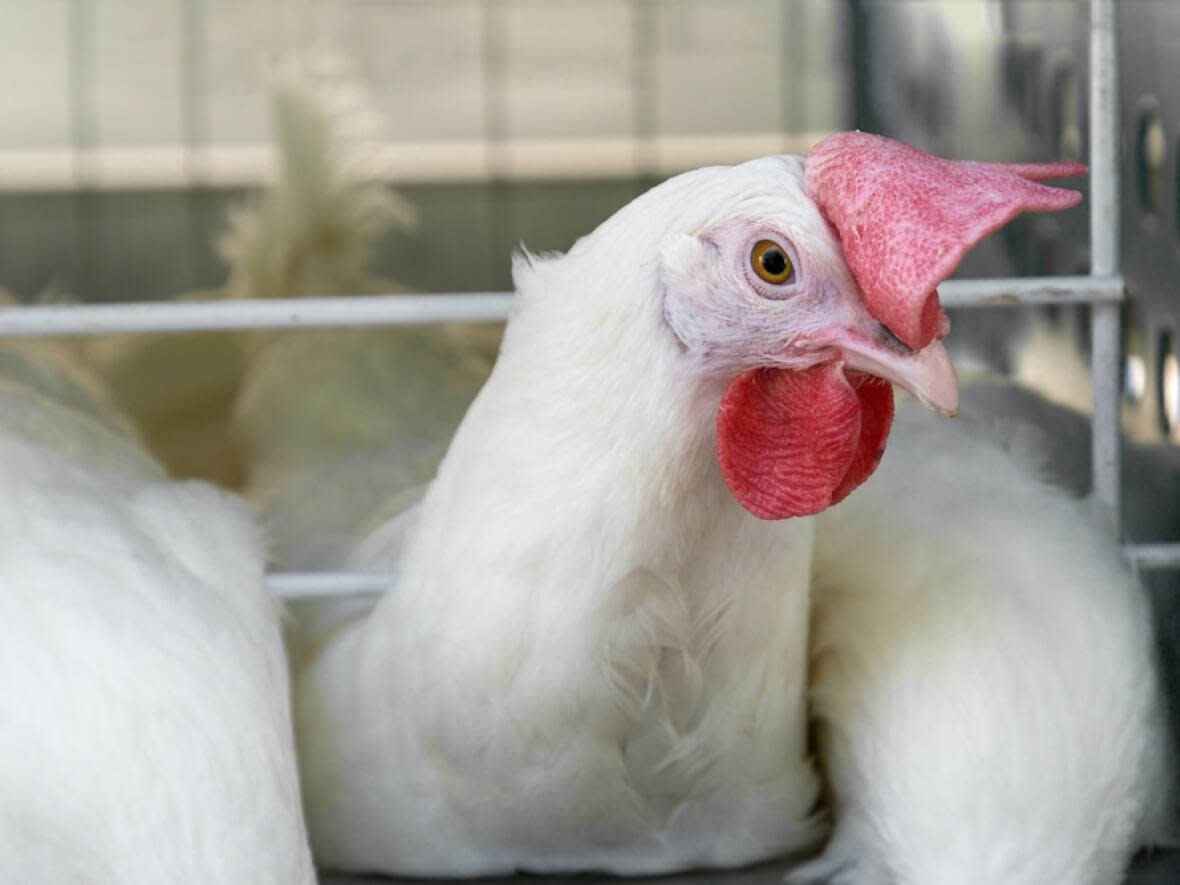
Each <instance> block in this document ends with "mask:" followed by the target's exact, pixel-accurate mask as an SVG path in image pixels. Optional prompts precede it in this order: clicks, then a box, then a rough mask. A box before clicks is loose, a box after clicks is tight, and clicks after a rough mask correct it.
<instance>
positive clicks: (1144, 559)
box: [266, 543, 1180, 601]
mask: <svg viewBox="0 0 1180 885" xmlns="http://www.w3.org/2000/svg"><path fill="white" fill-rule="evenodd" d="M1123 555H1124V556H1125V557H1126V559H1127V561H1128V562H1129V563H1131V564H1132V565H1133V566H1135V567H1136V568H1140V569H1172V568H1180V543H1175V544H1128V545H1127V546H1125V547H1124V548H1123ZM396 579H397V574H396V573H394V572H385V573H373V572H279V573H275V574H271V575H268V576H267V578H266V584H267V589H269V590H270V592H271V593H272V594H274V595H275V596H277V597H279V598H280V599H284V600H287V601H298V600H310V599H340V598H345V597H354V596H380V595H381V594H382V593H384V592H385V591H386V590H388V589H389V588H390V587H391V586H392V585H393V582H394V581H395V580H396Z"/></svg>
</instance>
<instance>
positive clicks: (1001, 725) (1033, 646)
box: [790, 408, 1174, 885]
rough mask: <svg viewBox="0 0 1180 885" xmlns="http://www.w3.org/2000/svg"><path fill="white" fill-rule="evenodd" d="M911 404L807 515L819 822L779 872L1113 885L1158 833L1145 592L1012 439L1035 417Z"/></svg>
mask: <svg viewBox="0 0 1180 885" xmlns="http://www.w3.org/2000/svg"><path fill="white" fill-rule="evenodd" d="M918 411H919V410H917V409H913V408H910V409H903V410H902V411H901V412H900V413H899V416H898V421H897V422H896V424H895V426H894V433H893V437H892V445H891V447H890V452H889V457H887V458H886V459H885V460H884V463H883V464H882V466H881V469H880V470H878V471H877V474H876V475H875V476H874V477H873V480H872V481H871V482H869V483H866V485H865V487H864V488H863V489H862V490H861V491H860V492H859V493H858V494H857V495H854V496H852V497H850V498H849V500H847V501H846V502H845V503H844V504H842V505H840V506H839V507H834V508H832V509H831V510H829V511H827V512H826V513H824V514H822V515H821V516H820V517H819V520H818V522H819V524H818V528H817V543H816V556H815V566H814V568H815V585H814V588H813V590H814V593H815V608H814V614H813V630H814V635H813V637H812V655H813V661H812V676H811V680H812V681H811V691H812V698H813V702H814V705H815V709H814V715H815V716H816V717H817V720H818V730H817V733H818V736H819V747H818V748H817V749H818V751H819V756H820V758H821V759H822V760H823V764H824V766H825V769H826V771H827V773H828V774H829V777H830V787H831V791H832V794H833V799H834V805H835V819H836V830H835V834H834V835H833V837H832V840H831V842H830V844H829V845H828V847H827V850H826V851H825V853H824V855H823V856H822V857H821V858H819V859H818V860H817V861H815V862H813V863H812V864H809V865H807V866H805V867H804V868H801V869H799V870H797V871H796V872H795V873H794V874H793V876H792V877H790V878H791V881H792V882H816V883H832V885H936V883H946V882H955V883H962V885H996V883H1004V885H1041V883H1061V885H1065V883H1083V885H1086V883H1092V885H1106V883H1116V882H1120V881H1122V875H1123V872H1124V870H1125V869H1126V867H1127V864H1128V861H1129V855H1130V852H1131V850H1133V848H1134V847H1135V846H1138V845H1143V844H1147V843H1157V844H1158V843H1160V842H1166V841H1169V833H1170V832H1174V829H1173V827H1174V823H1173V822H1172V821H1171V820H1170V819H1169V811H1170V809H1169V805H1168V803H1169V802H1170V797H1171V795H1172V792H1173V790H1172V786H1173V784H1172V778H1173V777H1174V773H1173V772H1172V771H1171V770H1170V765H1171V763H1170V761H1169V759H1168V758H1167V746H1168V736H1167V723H1166V718H1165V709H1164V707H1163V705H1162V703H1161V700H1162V699H1161V696H1160V689H1159V685H1158V682H1157V676H1156V669H1155V664H1154V655H1155V647H1154V642H1153V633H1152V624H1151V618H1150V614H1149V610H1148V602H1147V598H1146V596H1145V595H1144V594H1143V592H1142V590H1141V588H1140V587H1139V585H1138V583H1137V582H1136V580H1135V578H1134V577H1133V576H1132V575H1131V574H1130V573H1129V570H1128V569H1127V567H1126V565H1125V564H1124V563H1123V562H1122V560H1121V556H1120V554H1119V550H1118V547H1117V545H1115V544H1113V543H1112V542H1111V540H1110V538H1109V535H1108V534H1107V533H1106V532H1105V531H1104V530H1103V529H1102V528H1100V527H1099V526H1098V525H1097V524H1096V521H1095V520H1093V518H1092V514H1091V513H1090V511H1089V509H1088V508H1087V507H1086V506H1085V505H1084V503H1083V502H1081V501H1077V500H1073V499H1071V498H1069V497H1067V496H1066V495H1063V494H1062V493H1061V492H1060V491H1058V490H1057V489H1055V488H1053V487H1051V486H1049V485H1047V484H1046V483H1045V482H1044V481H1043V480H1042V479H1041V478H1040V475H1039V474H1040V472H1041V471H1040V467H1041V465H1040V464H1039V463H1038V461H1039V458H1040V452H1039V451H1036V450H1032V449H1029V450H1025V448H1024V443H1022V442H1020V441H1019V440H1021V439H1024V440H1032V439H1035V437H1036V436H1037V432H1036V430H1035V429H1034V430H1032V431H1030V432H1029V433H1027V434H1025V433H1022V432H1021V431H1020V430H1019V428H1013V427H1012V426H1011V421H1010V419H1006V422H1005V423H1006V424H1007V426H1005V427H1003V429H1002V432H1003V438H1004V442H1005V446H1001V445H997V442H998V440H997V439H995V438H994V436H993V434H994V433H995V431H996V427H995V425H993V424H991V423H990V422H988V421H987V420H986V418H984V417H983V416H980V417H976V418H973V417H971V413H972V410H968V409H965V410H964V414H963V415H962V416H961V417H960V418H959V419H958V420H957V421H955V422H930V421H927V420H924V419H925V417H926V416H924V415H922V414H919V413H918ZM1013 430H1016V433H1015V434H1014V435H1013V433H1012V431H1013ZM1013 439H1015V440H1017V442H1015V443H1014V444H1013V442H1012V441H1013ZM1005 447H1007V448H1011V449H1012V450H1011V451H1004V450H1003V449H1004V448H1005ZM850 551H855V553H853V554H850Z"/></svg>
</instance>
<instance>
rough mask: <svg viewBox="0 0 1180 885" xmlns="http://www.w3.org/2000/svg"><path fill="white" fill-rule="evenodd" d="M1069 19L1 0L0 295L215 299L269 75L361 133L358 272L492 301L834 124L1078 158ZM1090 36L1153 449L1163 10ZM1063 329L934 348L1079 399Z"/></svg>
mask: <svg viewBox="0 0 1180 885" xmlns="http://www.w3.org/2000/svg"><path fill="white" fill-rule="evenodd" d="M1087 20H1088V9H1087V4H1086V3H1085V2H1081V0H1079V2H1073V0H1039V2H1034V0H729V2H725V3H718V2H705V0H578V2H574V0H318V2H301V0H4V2H3V3H2V4H0V82H2V83H3V84H4V86H3V87H2V88H0V121H2V122H0V287H2V288H4V289H6V290H8V291H10V292H11V293H12V294H13V296H14V297H15V298H17V299H18V300H26V301H28V300H44V299H46V298H48V299H55V298H62V297H65V298H71V299H78V300H83V301H119V300H142V299H162V298H171V297H176V296H180V295H182V294H183V293H193V292H202V291H209V290H214V289H218V288H219V287H223V286H224V285H226V283H227V281H229V280H230V279H231V278H232V277H233V272H232V269H231V265H232V257H233V251H234V247H233V245H232V244H231V245H230V246H229V247H226V245H225V237H226V233H227V231H228V230H230V225H229V222H228V220H227V219H228V218H229V213H230V210H231V208H232V207H234V206H241V205H243V204H245V205H250V201H251V200H252V199H254V200H256V199H257V196H256V195H257V194H258V193H259V192H260V189H261V188H264V187H265V186H267V185H268V184H272V183H273V182H274V181H275V179H276V176H277V175H278V174H279V170H280V169H281V162H280V161H279V160H278V159H276V140H277V139H278V140H279V141H281V136H282V132H278V133H276V119H277V118H276V111H275V103H274V100H273V92H274V83H275V80H276V72H281V71H282V70H283V69H284V66H288V67H289V66H290V65H291V64H292V62H291V59H297V60H298V61H297V63H296V64H297V66H298V67H299V68H300V69H301V70H302V71H303V76H304V77H305V79H307V80H309V81H315V82H316V83H319V84H323V83H330V84H332V86H331V89H332V90H334V92H333V96H334V97H333V98H332V99H331V101H334V102H336V105H337V106H342V104H343V105H348V106H350V107H352V108H353V109H354V112H353V113H352V114H351V116H350V117H348V119H347V121H346V123H345V124H344V125H343V129H342V130H341V133H340V135H341V137H342V138H344V139H346V140H347V139H348V138H350V137H352V135H351V134H350V132H351V130H350V128H349V127H352V130H355V131H356V132H357V133H362V134H361V135H359V136H357V138H359V139H360V141H362V142H363V144H364V150H363V151H360V152H357V158H359V159H357V162H358V163H359V164H360V167H363V172H360V173H357V174H358V175H360V176H362V177H364V178H365V179H366V180H368V181H371V182H376V183H379V184H381V185H383V186H385V185H388V186H390V187H392V188H395V189H396V191H397V194H398V195H399V199H398V201H397V203H396V211H394V212H393V218H392V223H386V224H382V225H379V226H378V227H379V228H380V229H379V230H375V231H374V233H373V243H372V252H371V256H370V257H369V258H368V259H366V260H368V261H369V262H370V265H371V267H370V269H371V270H372V273H373V276H374V278H375V279H381V280H387V281H390V285H391V286H396V287H399V288H400V289H401V290H405V291H418V292H439V291H487V290H502V289H508V288H510V287H511V281H510V275H509V256H510V253H511V252H512V250H513V249H514V248H516V247H517V245H519V244H520V243H524V244H526V245H527V246H528V247H529V248H531V249H535V250H546V249H565V248H567V247H568V246H569V245H570V244H571V243H572V242H573V240H574V239H575V238H576V237H577V236H579V235H580V234H582V233H585V232H587V231H589V230H591V229H592V228H593V227H594V226H595V225H596V224H597V223H598V222H600V221H601V220H603V219H604V218H606V217H607V216H608V215H610V214H611V213H612V212H613V211H614V210H615V209H617V208H618V207H619V206H621V205H622V204H624V203H626V202H627V201H629V200H630V199H631V198H632V197H634V196H635V195H636V194H637V193H639V192H641V191H642V190H644V189H646V188H648V187H650V186H651V185H652V184H654V183H656V182H658V181H659V180H661V179H663V178H664V177H667V176H668V175H670V174H674V173H676V172H678V171H681V170H683V169H687V168H692V167H695V166H700V165H706V164H713V163H731V162H737V161H741V160H744V159H748V158H750V157H754V156H758V155H761V154H766V153H773V152H784V151H798V152H802V151H805V150H806V149H807V148H808V146H809V145H810V144H812V143H814V142H815V141H816V140H818V139H819V138H820V137H822V136H823V135H824V134H826V133H828V132H831V131H835V130H840V129H849V128H863V129H867V130H871V131H876V132H881V133H884V134H887V135H891V136H894V137H897V138H901V139H904V140H906V141H909V142H911V143H913V144H915V145H918V146H920V147H923V148H925V149H927V150H930V151H932V152H936V153H940V154H943V155H946V156H953V157H961V158H972V159H988V160H1050V159H1059V158H1060V159H1082V160H1083V161H1084V160H1085V159H1086V157H1087V153H1088V145H1087V128H1086V127H1087V119H1086V117H1087V109H1086V102H1087V82H1088V79H1087V78H1088V70H1087V39H1088V27H1087ZM1120 28H1121V45H1120V57H1121V67H1120V72H1119V73H1120V80H1119V83H1120V87H1119V88H1120V94H1121V99H1122V115H1123V127H1122V128H1123V137H1124V142H1123V152H1124V162H1123V188H1124V189H1123V209H1122V214H1123V218H1122V222H1123V226H1122V231H1123V257H1124V268H1125V272H1126V274H1127V277H1128V281H1129V284H1130V286H1131V294H1132V300H1131V302H1130V303H1129V305H1128V306H1127V313H1126V323H1125V328H1126V341H1125V347H1126V353H1125V367H1126V370H1125V375H1126V384H1125V399H1126V402H1125V409H1124V417H1125V421H1126V426H1127V429H1128V431H1129V432H1131V433H1132V434H1133V435H1134V436H1135V437H1136V438H1138V439H1141V440H1143V441H1147V442H1156V443H1160V442H1165V441H1173V442H1175V441H1177V440H1180V430H1178V429H1177V428H1178V426H1180V367H1178V366H1177V361H1176V354H1175V349H1174V348H1175V340H1176V324H1177V318H1178V315H1180V307H1178V305H1180V302H1178V300H1177V299H1178V294H1177V291H1176V289H1177V281H1178V280H1180V231H1178V228H1177V216H1178V208H1180V181H1178V175H1177V154H1178V147H1180V145H1178V132H1180V129H1178V127H1180V4H1176V3H1175V2H1173V0H1133V2H1132V0H1127V2H1123V3H1122V4H1120ZM316 88H320V87H319V86H317V87H316ZM321 92H322V89H321ZM356 109H360V110H361V111H363V113H361V112H360V111H357V110H356ZM280 128H281V121H280ZM354 134H355V133H354ZM287 136H288V141H287V144H286V148H285V150H287V151H296V152H297V151H299V150H306V151H314V150H315V145H314V144H313V143H311V142H310V141H309V142H308V143H307V144H304V145H303V147H300V144H301V143H300V137H301V136H300V134H299V132H298V131H295V130H292V129H291V128H290V127H288V130H287ZM308 138H309V139H311V140H312V141H314V138H315V136H314V135H309V136H308ZM279 146H280V147H282V145H281V144H280V145H279ZM360 167H358V168H360ZM1074 186H1080V187H1082V189H1083V190H1084V189H1085V183H1084V182H1083V183H1081V184H1080V185H1079V184H1077V183H1075V184H1074ZM1087 224H1088V217H1087V208H1086V206H1085V204H1083V205H1082V206H1081V207H1080V208H1078V209H1075V210H1072V211H1070V212H1068V213H1064V214H1062V215H1059V216H1053V217H1035V218H1027V217H1026V218H1024V219H1021V220H1020V222H1018V223H1017V224H1014V225H1012V226H1011V227H1010V228H1007V229H1006V230H1005V231H1004V232H1003V233H1002V234H1000V235H997V237H994V238H992V240H989V241H988V242H987V243H986V244H985V245H984V246H983V247H981V248H980V249H978V250H976V252H974V253H973V254H972V256H971V257H970V259H969V261H968V263H967V264H966V265H965V267H964V268H963V269H962V271H961V273H963V274H966V275H975V276H978V275H987V276H996V275H1010V274H1072V273H1085V272H1086V271H1087V270H1088V267H1089V258H1088V249H1087V239H1088V228H1087ZM219 244H221V245H220V246H219ZM247 288H248V287H247ZM263 288H265V287H263ZM321 288H322V287H321ZM239 294H243V293H239ZM244 294H246V295H250V294H254V295H266V294H292V293H277V292H267V291H261V290H260V291H257V292H253V293H250V292H245V293H244ZM294 294H299V293H294ZM340 294H344V293H340ZM1087 340H1088V327H1087V322H1086V315H1085V310H1084V309H1074V308H1038V309H1032V308H1022V309H1019V310H1008V309H986V310H983V309H974V310H973V311H972V316H971V318H970V320H969V321H964V320H960V321H959V322H958V326H957V329H956V333H955V334H954V335H953V336H952V341H953V342H954V345H955V347H956V348H957V349H958V350H959V356H960V359H964V360H968V361H971V360H974V361H977V362H978V363H979V364H981V365H984V366H986V367H988V368H992V369H998V370H1002V371H1005V372H1009V373H1012V374H1015V375H1017V376H1018V377H1021V378H1022V379H1023V380H1025V381H1027V382H1028V383H1030V384H1032V385H1034V386H1036V387H1038V388H1039V389H1041V390H1043V391H1045V392H1047V393H1048V394H1049V395H1050V396H1051V397H1052V398H1053V399H1054V400H1056V401H1058V402H1060V403H1063V404H1066V405H1070V406H1073V407H1076V408H1078V409H1083V410H1084V409H1086V408H1088V406H1089V399H1088V398H1089V387H1088V381H1087V378H1086V362H1087V359H1088V354H1087ZM180 472H182V473H183V472H186V471H185V469H184V468H183V465H182V467H181V469H180ZM196 472H200V471H199V470H198V471H196Z"/></svg>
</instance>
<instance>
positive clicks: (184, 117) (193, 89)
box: [179, 0, 216, 289]
mask: <svg viewBox="0 0 1180 885" xmlns="http://www.w3.org/2000/svg"><path fill="white" fill-rule="evenodd" d="M205 3H206V0H180V35H179V38H180V39H179V43H180V83H179V85H180V130H181V139H182V141H183V144H184V175H185V186H186V188H185V195H184V199H185V214H186V219H185V221H186V224H185V226H186V228H187V242H186V249H185V251H186V257H187V265H188V266H187V269H186V276H187V279H186V282H185V288H187V289H200V288H204V287H206V286H209V285H212V284H213V281H214V280H215V279H216V270H215V268H214V266H213V265H214V262H213V260H212V259H213V256H212V253H211V252H210V250H209V242H210V240H211V239H212V233H213V229H214V222H213V220H212V218H211V217H210V216H211V213H210V211H209V202H210V201H209V194H208V187H209V103H208V95H209V92H208V82H207V75H208V69H209V68H208V53H209V41H208V33H207V21H206V7H205Z"/></svg>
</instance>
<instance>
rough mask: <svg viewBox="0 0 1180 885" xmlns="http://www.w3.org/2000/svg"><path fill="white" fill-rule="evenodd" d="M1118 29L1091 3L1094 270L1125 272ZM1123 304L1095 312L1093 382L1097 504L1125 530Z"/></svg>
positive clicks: (1108, 5) (1099, 0) (1111, 6)
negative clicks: (1121, 250) (1122, 262)
mask: <svg viewBox="0 0 1180 885" xmlns="http://www.w3.org/2000/svg"><path fill="white" fill-rule="evenodd" d="M1117 44H1118V31H1117V21H1116V13H1115V0H1090V255H1091V266H1090V273H1091V274H1092V275H1093V276H1096V277H1113V276H1116V275H1118V273H1119V263H1120V262H1119V108H1118V97H1119V95H1118V53H1117ZM1121 316H1122V314H1121V309H1120V305H1118V304H1094V305H1092V306H1091V308H1090V331H1091V370H1092V373H1093V385H1094V417H1093V426H1092V430H1093V436H1092V454H1093V471H1094V496H1093V501H1094V505H1095V507H1096V508H1097V509H1098V511H1099V513H1100V514H1101V516H1102V518H1103V519H1104V521H1105V522H1106V523H1107V524H1108V526H1109V527H1110V530H1111V531H1112V532H1114V533H1115V534H1116V535H1118V534H1119V532H1120V527H1119V522H1120V507H1121V505H1120V502H1121V489H1120V487H1119V486H1120V476H1119V459H1120V451H1119V439H1120V425H1121V421H1120V404H1121V393H1122V392H1121V390H1120V388H1119V378H1120V374H1121V373H1120V366H1119V361H1120V353H1121V350H1122V329H1121V322H1120V320H1121Z"/></svg>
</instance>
